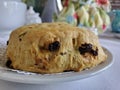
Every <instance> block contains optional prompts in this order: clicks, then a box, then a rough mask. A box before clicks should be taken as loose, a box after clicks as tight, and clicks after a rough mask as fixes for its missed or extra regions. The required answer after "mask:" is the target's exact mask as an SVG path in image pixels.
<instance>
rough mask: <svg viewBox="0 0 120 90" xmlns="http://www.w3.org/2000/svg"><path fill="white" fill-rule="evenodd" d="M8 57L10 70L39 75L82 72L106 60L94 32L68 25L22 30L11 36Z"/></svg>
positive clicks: (34, 26)
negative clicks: (70, 71)
mask: <svg viewBox="0 0 120 90" xmlns="http://www.w3.org/2000/svg"><path fill="white" fill-rule="evenodd" d="M6 53H7V57H8V61H7V63H6V65H7V66H9V67H11V68H13V69H18V70H24V71H30V72H37V73H59V72H64V71H69V70H72V71H81V70H84V69H87V68H92V67H94V66H96V65H98V64H100V63H101V62H103V61H105V60H106V58H107V55H106V54H105V53H104V51H103V49H102V47H101V45H100V43H99V41H98V37H97V36H96V35H95V34H94V33H93V32H91V31H90V30H83V29H80V28H78V27H74V26H71V25H69V24H66V23H43V24H33V25H27V26H23V27H20V28H18V29H17V30H14V31H13V32H12V33H11V35H10V38H9V44H8V47H7V51H6Z"/></svg>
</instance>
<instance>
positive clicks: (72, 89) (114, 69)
mask: <svg viewBox="0 0 120 90" xmlns="http://www.w3.org/2000/svg"><path fill="white" fill-rule="evenodd" d="M7 35H8V34H6V33H5V34H4V35H3V33H2V34H1V32H0V40H2V41H3V42H5V41H6V40H7V39H8V36H7ZM3 38H4V40H3ZM100 42H101V44H102V45H103V46H104V47H106V48H107V49H109V50H110V51H111V52H112V54H113V57H114V63H113V65H112V66H111V67H110V68H108V69H107V70H105V71H104V72H102V73H100V74H98V75H95V76H93V77H90V78H86V79H83V80H78V81H73V82H65V83H57V84H50V85H32V84H22V83H14V82H8V81H3V80H0V90H120V40H119V39H114V38H110V40H108V39H105V38H103V37H102V39H101V40H100Z"/></svg>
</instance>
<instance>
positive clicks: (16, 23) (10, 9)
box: [0, 0, 27, 30]
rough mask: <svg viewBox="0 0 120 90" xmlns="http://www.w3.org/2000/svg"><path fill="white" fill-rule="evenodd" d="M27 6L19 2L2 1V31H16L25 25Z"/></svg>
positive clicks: (0, 10) (0, 11)
mask: <svg viewBox="0 0 120 90" xmlns="http://www.w3.org/2000/svg"><path fill="white" fill-rule="evenodd" d="M26 10H27V6H26V4H24V3H22V2H17V1H7V0H6V1H5V0H4V1H0V30H11V29H16V28H18V27H20V26H23V25H24V24H25V20H26Z"/></svg>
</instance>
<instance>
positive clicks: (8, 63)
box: [6, 60, 12, 68]
mask: <svg viewBox="0 0 120 90" xmlns="http://www.w3.org/2000/svg"><path fill="white" fill-rule="evenodd" d="M11 64H12V62H11V60H7V62H6V66H7V67H9V68H10V67H11Z"/></svg>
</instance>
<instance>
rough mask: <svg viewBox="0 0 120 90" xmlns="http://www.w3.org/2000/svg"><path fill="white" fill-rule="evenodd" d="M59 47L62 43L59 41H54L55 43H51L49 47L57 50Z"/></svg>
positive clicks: (51, 49)
mask: <svg viewBox="0 0 120 90" xmlns="http://www.w3.org/2000/svg"><path fill="white" fill-rule="evenodd" d="M59 48H60V43H59V41H55V42H53V43H50V44H49V46H48V49H49V50H50V51H56V50H58V49H59Z"/></svg>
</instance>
